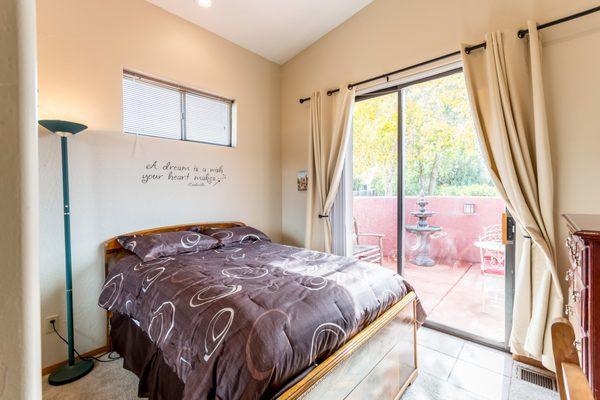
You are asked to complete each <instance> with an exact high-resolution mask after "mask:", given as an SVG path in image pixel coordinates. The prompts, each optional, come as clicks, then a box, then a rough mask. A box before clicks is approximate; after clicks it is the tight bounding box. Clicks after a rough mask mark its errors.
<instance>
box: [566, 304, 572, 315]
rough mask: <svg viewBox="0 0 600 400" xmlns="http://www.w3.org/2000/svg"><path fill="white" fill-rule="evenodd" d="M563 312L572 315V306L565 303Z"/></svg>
mask: <svg viewBox="0 0 600 400" xmlns="http://www.w3.org/2000/svg"><path fill="white" fill-rule="evenodd" d="M565 314H566V315H573V307H571V306H570V305H568V304H567V305H566V306H565Z"/></svg>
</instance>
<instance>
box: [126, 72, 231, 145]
mask: <svg viewBox="0 0 600 400" xmlns="http://www.w3.org/2000/svg"><path fill="white" fill-rule="evenodd" d="M232 106H233V100H229V99H225V98H222V97H217V96H213V95H210V94H207V93H202V92H199V91H197V90H193V89H189V88H185V87H182V86H177V85H173V84H171V83H167V82H163V81H159V80H156V79H153V78H148V77H145V76H141V75H139V74H135V73H131V72H124V73H123V130H124V132H125V133H129V134H134V135H146V136H155V137H161V138H167V139H178V140H186V141H190V142H201V143H208V144H216V145H220V146H232V145H233V141H232V127H231V125H232Z"/></svg>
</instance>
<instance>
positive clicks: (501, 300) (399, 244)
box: [352, 69, 514, 348]
mask: <svg viewBox="0 0 600 400" xmlns="http://www.w3.org/2000/svg"><path fill="white" fill-rule="evenodd" d="M352 160H353V168H352V169H353V194H354V197H353V215H354V235H353V248H354V251H353V253H354V254H355V256H356V257H358V258H363V259H366V260H370V261H375V262H378V263H380V264H381V265H382V266H383V267H385V268H392V269H395V270H397V271H398V272H399V273H401V274H402V275H403V276H404V277H405V278H406V279H407V280H408V281H409V282H410V283H411V284H413V286H414V287H415V289H416V291H417V294H418V295H419V297H420V298H421V301H422V303H423V305H424V307H425V309H426V311H427V313H428V320H427V323H428V324H429V325H430V326H432V327H434V328H437V329H442V330H445V331H449V332H451V333H454V334H457V335H459V336H464V337H467V338H469V339H472V340H476V341H479V342H483V343H486V344H489V345H492V346H495V347H500V348H505V347H506V344H507V336H508V333H509V332H510V321H511V310H512V290H513V289H512V288H513V286H512V270H513V260H514V255H513V254H514V252H513V251H512V247H511V244H510V240H507V237H506V236H507V235H506V232H507V229H508V230H510V219H507V218H506V214H505V204H504V202H503V201H502V199H501V198H500V197H499V196H498V193H497V192H496V190H495V188H494V186H493V184H492V181H491V178H490V176H489V174H488V172H487V169H486V167H485V165H484V162H483V156H482V153H481V148H480V147H479V143H478V139H477V135H476V132H475V129H474V126H473V121H472V117H471V111H470V106H469V103H468V99H467V92H466V88H465V83H464V77H463V74H462V71H461V70H460V69H455V70H452V71H447V72H444V73H441V74H437V75H434V76H430V77H427V78H425V79H420V80H416V81H412V82H409V83H407V84H403V85H399V86H396V87H393V88H387V89H384V90H380V91H378V92H374V93H370V94H367V95H363V96H359V97H358V98H357V104H356V107H355V114H354V133H353V156H352ZM507 221H508V224H507ZM509 239H510V238H509ZM507 246H508V247H507ZM368 257H371V258H368Z"/></svg>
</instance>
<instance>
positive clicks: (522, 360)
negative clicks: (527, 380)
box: [512, 354, 551, 372]
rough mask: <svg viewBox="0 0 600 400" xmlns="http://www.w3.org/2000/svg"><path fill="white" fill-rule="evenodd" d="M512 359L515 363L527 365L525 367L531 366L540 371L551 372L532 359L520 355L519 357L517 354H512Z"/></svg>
mask: <svg viewBox="0 0 600 400" xmlns="http://www.w3.org/2000/svg"><path fill="white" fill-rule="evenodd" d="M512 359H513V360H515V361H517V362H520V363H523V364H527V365H531V366H532V367H536V368H540V369H543V370H546V371H548V372H551V371H550V370H549V369H548V368H546V367H544V365H543V364H542V362H541V361H539V360H536V359H534V358H531V357H527V356H522V355H519V354H513V355H512Z"/></svg>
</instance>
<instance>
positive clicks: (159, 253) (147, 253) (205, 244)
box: [117, 231, 219, 261]
mask: <svg viewBox="0 0 600 400" xmlns="http://www.w3.org/2000/svg"><path fill="white" fill-rule="evenodd" d="M117 241H118V242H119V243H120V244H121V246H123V248H125V249H127V250H129V251H131V252H133V253H135V255H137V256H138V257H139V258H141V259H142V260H143V261H152V260H156V259H157V258H160V257H167V256H174V255H176V254H182V253H191V252H195V251H202V250H208V249H212V248H215V247H218V246H219V241H218V240H217V239H214V238H211V237H210V236H206V235H202V234H200V233H198V232H192V231H176V232H164V233H155V234H151V235H133V236H120V237H118V238H117Z"/></svg>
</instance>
